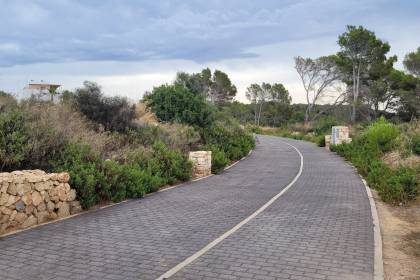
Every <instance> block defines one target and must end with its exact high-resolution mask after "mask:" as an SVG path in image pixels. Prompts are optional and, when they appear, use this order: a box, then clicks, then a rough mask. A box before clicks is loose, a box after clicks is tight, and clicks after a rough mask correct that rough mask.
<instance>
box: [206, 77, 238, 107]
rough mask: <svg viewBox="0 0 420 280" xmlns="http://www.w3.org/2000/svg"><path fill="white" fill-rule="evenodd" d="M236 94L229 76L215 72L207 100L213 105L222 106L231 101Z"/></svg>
mask: <svg viewBox="0 0 420 280" xmlns="http://www.w3.org/2000/svg"><path fill="white" fill-rule="evenodd" d="M236 92H237V89H236V87H235V85H233V84H232V82H231V80H230V79H229V76H228V75H227V74H226V73H224V72H222V71H220V70H215V71H214V73H213V77H212V82H211V86H210V91H209V99H210V101H211V102H212V103H213V104H223V103H226V102H230V101H232V100H233V98H234V97H235V95H236Z"/></svg>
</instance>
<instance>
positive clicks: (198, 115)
mask: <svg viewBox="0 0 420 280" xmlns="http://www.w3.org/2000/svg"><path fill="white" fill-rule="evenodd" d="M144 101H145V103H146V105H147V107H149V108H150V109H151V110H152V111H153V112H154V113H155V114H156V116H157V117H158V118H159V119H160V120H161V121H165V122H179V123H185V124H189V125H192V126H198V127H206V126H208V125H209V124H210V123H211V122H212V110H211V108H210V107H209V106H208V105H207V103H206V102H205V100H204V99H203V97H201V96H199V95H195V94H193V93H192V92H190V91H189V90H188V89H187V88H186V87H184V86H181V85H162V86H160V87H155V88H154V89H153V91H152V92H151V93H148V94H147V95H146V96H145V97H144Z"/></svg>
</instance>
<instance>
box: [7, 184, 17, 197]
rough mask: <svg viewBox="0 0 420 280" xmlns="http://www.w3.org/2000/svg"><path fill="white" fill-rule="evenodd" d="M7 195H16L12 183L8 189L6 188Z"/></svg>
mask: <svg viewBox="0 0 420 280" xmlns="http://www.w3.org/2000/svg"><path fill="white" fill-rule="evenodd" d="M7 193H8V194H11V195H16V194H17V191H16V185H15V184H14V183H10V184H9V187H8V188H7Z"/></svg>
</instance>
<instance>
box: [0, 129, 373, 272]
mask: <svg viewBox="0 0 420 280" xmlns="http://www.w3.org/2000/svg"><path fill="white" fill-rule="evenodd" d="M259 139H260V144H258V145H257V148H256V149H255V151H254V152H253V153H252V154H251V155H250V156H249V157H248V158H246V159H245V160H243V161H241V162H240V163H238V164H237V165H235V166H234V167H232V168H230V169H229V170H227V171H225V172H224V173H223V174H221V175H217V176H212V177H209V178H206V179H204V180H201V181H197V182H191V183H187V184H184V185H182V186H180V187H177V188H173V189H170V190H167V191H164V192H159V193H155V194H153V195H150V196H147V197H146V198H143V199H139V200H133V201H129V202H126V203H122V204H118V205H115V206H113V207H109V208H106V209H101V210H97V211H92V212H88V213H86V214H83V215H79V216H76V217H74V218H71V219H68V220H64V221H60V222H57V223H52V224H48V225H44V226H40V227H38V228H35V229H31V230H28V231H24V232H20V233H18V234H15V235H11V236H7V237H3V238H0V279H2V280H3V279H19V280H22V279H31V280H36V279H158V278H160V279H165V278H169V279H194V280H195V279H340V280H341V279H344V280H346V279H373V270H374V268H373V262H374V237H373V224H372V216H371V210H370V204H369V200H368V197H367V194H366V191H365V187H364V185H363V183H362V182H361V180H360V178H359V176H358V175H357V174H356V173H355V171H354V170H353V168H351V167H350V166H349V165H347V164H346V163H345V162H344V161H343V160H342V159H341V158H339V157H338V156H336V155H334V154H332V153H328V152H326V151H325V150H324V149H322V148H318V147H316V146H315V145H313V144H310V143H306V142H300V141H294V140H286V139H280V138H277V137H270V136H259ZM289 144H291V145H292V146H291V145H289ZM301 156H302V157H303V164H302V161H301V160H302V158H301ZM300 171H301V172H300ZM285 188H287V190H286V189H285Z"/></svg>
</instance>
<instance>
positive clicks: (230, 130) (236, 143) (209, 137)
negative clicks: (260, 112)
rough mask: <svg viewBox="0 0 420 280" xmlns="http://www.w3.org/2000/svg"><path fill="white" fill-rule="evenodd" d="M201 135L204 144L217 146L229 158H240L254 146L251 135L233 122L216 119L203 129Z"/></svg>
mask: <svg viewBox="0 0 420 280" xmlns="http://www.w3.org/2000/svg"><path fill="white" fill-rule="evenodd" d="M202 135H203V139H204V142H205V144H206V145H209V146H215V147H217V148H218V149H220V150H221V151H223V152H224V153H225V155H226V156H227V158H229V160H238V159H241V158H242V157H244V156H246V155H247V154H248V153H249V151H250V150H252V149H253V148H254V146H255V142H254V138H253V137H252V135H250V134H248V133H246V132H245V131H244V130H243V129H241V128H240V127H239V126H238V125H235V124H234V123H226V122H221V121H217V122H215V123H214V124H213V125H211V126H210V127H209V128H206V129H204V130H203V131H202Z"/></svg>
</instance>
